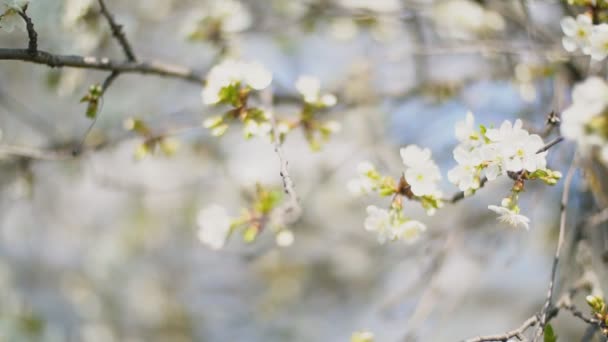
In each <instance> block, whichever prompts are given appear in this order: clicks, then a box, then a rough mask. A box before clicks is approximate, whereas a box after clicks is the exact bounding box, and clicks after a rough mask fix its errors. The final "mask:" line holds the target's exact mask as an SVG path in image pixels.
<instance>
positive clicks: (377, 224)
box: [364, 205, 393, 244]
mask: <svg viewBox="0 0 608 342" xmlns="http://www.w3.org/2000/svg"><path fill="white" fill-rule="evenodd" d="M364 226H365V230H367V231H368V232H376V233H377V234H378V242H379V243H381V244H384V243H385V242H386V240H389V239H390V238H391V236H392V234H393V231H392V227H391V217H390V214H389V212H388V210H386V209H380V208H378V207H376V206H375V205H370V206H368V207H367V218H366V219H365V222H364Z"/></svg>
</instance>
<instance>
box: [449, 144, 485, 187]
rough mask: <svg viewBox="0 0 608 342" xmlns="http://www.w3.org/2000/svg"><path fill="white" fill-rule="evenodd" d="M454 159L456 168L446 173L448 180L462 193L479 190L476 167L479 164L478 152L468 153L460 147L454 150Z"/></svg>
mask: <svg viewBox="0 0 608 342" xmlns="http://www.w3.org/2000/svg"><path fill="white" fill-rule="evenodd" d="M454 159H455V160H456V162H457V163H458V166H456V167H455V168H453V169H451V170H450V171H448V180H449V181H450V182H452V183H454V184H456V185H458V188H459V189H460V190H462V191H466V190H469V189H477V188H479V177H478V175H477V167H478V166H479V164H480V163H481V160H480V155H479V153H478V151H476V150H473V151H469V150H467V149H465V148H464V147H462V146H458V147H456V149H454Z"/></svg>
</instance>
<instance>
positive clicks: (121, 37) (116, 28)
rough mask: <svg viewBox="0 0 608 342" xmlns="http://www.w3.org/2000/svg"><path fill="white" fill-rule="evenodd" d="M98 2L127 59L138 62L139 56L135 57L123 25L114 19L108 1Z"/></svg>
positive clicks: (100, 0)
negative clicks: (107, 4)
mask: <svg viewBox="0 0 608 342" xmlns="http://www.w3.org/2000/svg"><path fill="white" fill-rule="evenodd" d="M98 2H99V7H101V14H103V16H104V17H105V18H106V20H107V21H108V24H109V25H110V29H112V35H113V36H114V38H116V40H117V41H118V43H119V44H120V46H121V47H122V50H123V51H124V53H125V56H127V60H129V61H130V62H136V61H137V58H136V57H135V53H134V52H133V48H132V47H131V44H130V43H129V41H128V40H127V37H126V36H125V33H124V32H123V30H122V25H120V24H118V23H117V22H116V21H115V20H114V16H113V15H112V13H110V11H109V10H108V7H107V6H106V2H105V1H104V0H98Z"/></svg>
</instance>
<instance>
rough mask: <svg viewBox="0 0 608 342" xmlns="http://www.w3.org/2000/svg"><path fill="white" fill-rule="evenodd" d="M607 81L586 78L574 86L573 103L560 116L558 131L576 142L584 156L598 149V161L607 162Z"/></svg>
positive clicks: (597, 78)
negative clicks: (599, 159)
mask: <svg viewBox="0 0 608 342" xmlns="http://www.w3.org/2000/svg"><path fill="white" fill-rule="evenodd" d="M606 107H608V84H606V82H605V81H604V80H603V79H601V78H599V77H589V78H587V79H586V80H585V81H583V82H582V83H579V84H577V85H575V86H574V90H573V92H572V104H571V105H570V106H569V107H568V108H566V109H565V110H564V111H563V113H562V117H561V125H560V129H561V133H562V135H563V136H564V137H566V138H567V139H570V140H574V141H576V142H577V144H578V147H579V151H581V152H582V153H583V154H584V155H588V154H590V153H591V152H592V151H593V150H594V149H598V150H599V155H600V158H601V160H602V161H603V162H604V163H605V164H608V135H607V134H606V132H607V129H608V122H607V121H606V119H605V118H606V116H605V110H606Z"/></svg>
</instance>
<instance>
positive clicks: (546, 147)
mask: <svg viewBox="0 0 608 342" xmlns="http://www.w3.org/2000/svg"><path fill="white" fill-rule="evenodd" d="M562 141H564V137H562V136H559V137H557V138H555V139H553V140H551V141H550V142H549V143H548V144H547V145H545V146H543V147H542V148H541V149H539V150H538V151H536V153H537V154H538V153H543V152H546V151H547V150H549V149H550V148H551V147H553V146H555V145H557V144H559V143H560V142H562Z"/></svg>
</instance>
